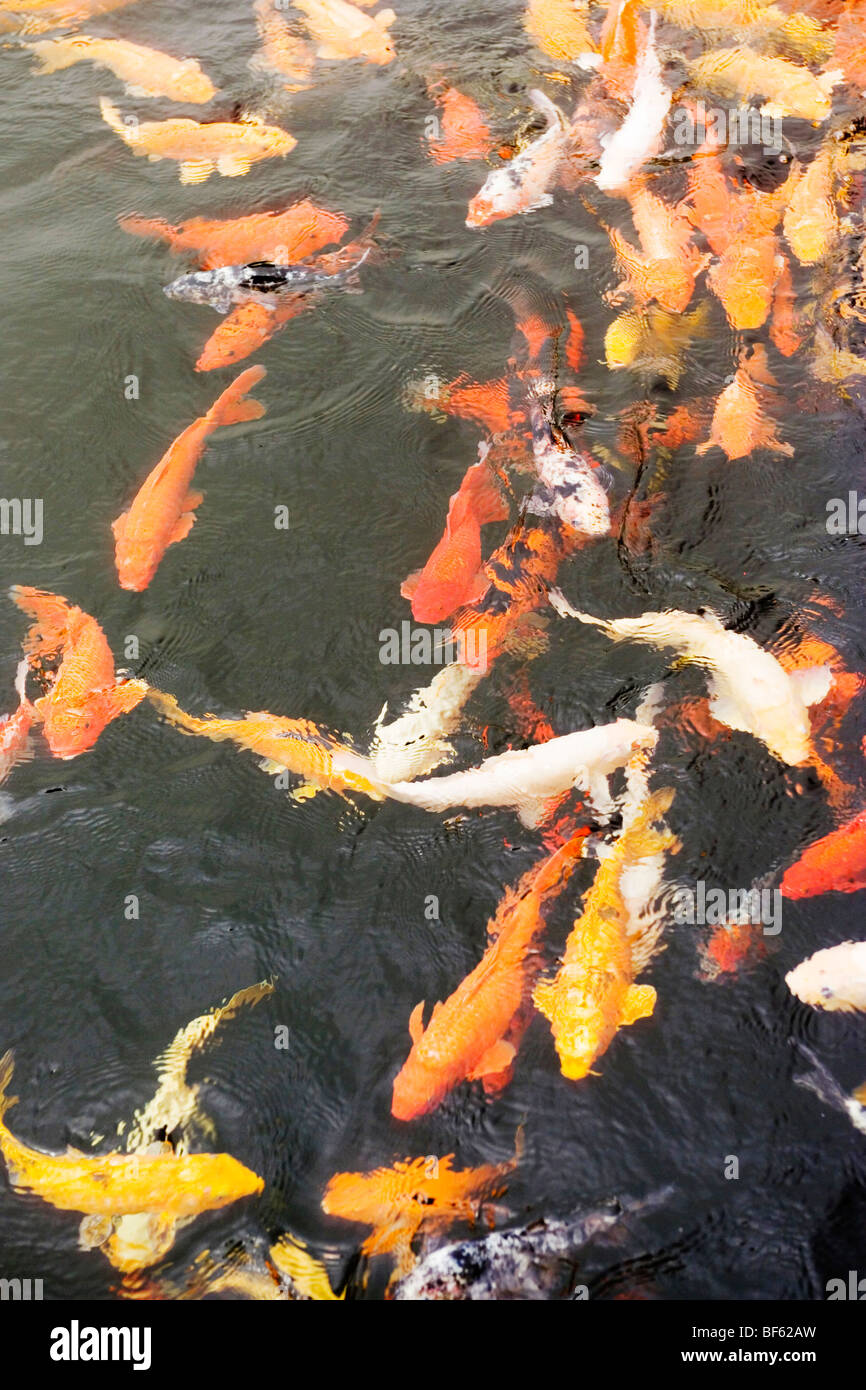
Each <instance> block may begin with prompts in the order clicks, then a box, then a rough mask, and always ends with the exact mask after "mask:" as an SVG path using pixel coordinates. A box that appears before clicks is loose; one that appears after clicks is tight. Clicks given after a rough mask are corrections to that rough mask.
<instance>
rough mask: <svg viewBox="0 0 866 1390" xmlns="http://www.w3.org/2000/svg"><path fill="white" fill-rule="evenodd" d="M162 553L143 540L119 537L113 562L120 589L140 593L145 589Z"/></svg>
mask: <svg viewBox="0 0 866 1390" xmlns="http://www.w3.org/2000/svg"><path fill="white" fill-rule="evenodd" d="M161 558H162V555H161V554H160V553H158V551H157V550H156V548H155V547H154V546H153V545H151V544H149V543H147V542H143V541H134V540H126V539H124V538H123V537H121V538H120V539H119V540H118V541H117V544H116V546H115V551H114V562H115V566H116V568H117V578H118V581H119V583H120V587H121V589H127V590H129V591H130V592H131V593H135V594H140V593H141V591H142V590H143V589H146V588H147V586H148V584H149V583H150V581H151V580H152V579H153V576H154V575H155V574H156V571H157V569H158V567H159V562H160V560H161Z"/></svg>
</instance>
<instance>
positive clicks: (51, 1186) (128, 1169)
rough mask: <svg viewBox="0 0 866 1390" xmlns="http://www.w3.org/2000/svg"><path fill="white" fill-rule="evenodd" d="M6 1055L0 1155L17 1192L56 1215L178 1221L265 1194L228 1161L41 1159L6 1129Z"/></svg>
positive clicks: (213, 1157) (0, 1075)
mask: <svg viewBox="0 0 866 1390" xmlns="http://www.w3.org/2000/svg"><path fill="white" fill-rule="evenodd" d="M12 1070H13V1062H12V1053H11V1052H7V1053H6V1055H5V1056H4V1057H3V1058H2V1060H0V1152H2V1154H3V1158H4V1160H5V1162H6V1171H7V1175H8V1178H9V1182H10V1183H11V1185H12V1187H14V1188H15V1190H16V1191H17V1192H32V1193H34V1195H35V1196H37V1197H41V1198H42V1200H43V1201H44V1202H48V1203H50V1205H51V1206H53V1207H57V1208H58V1209H59V1210H60V1211H78V1212H82V1213H84V1214H85V1215H95V1216H105V1215H109V1216H117V1215H123V1214H124V1213H126V1212H129V1213H136V1212H139V1213H152V1214H154V1215H157V1216H162V1217H177V1218H183V1217H188V1216H196V1215H197V1214H198V1213H199V1212H202V1211H216V1210H218V1209H219V1208H220V1207H226V1206H229V1204H230V1203H232V1202H236V1201H238V1200H239V1199H240V1198H242V1197H249V1196H252V1195H253V1194H254V1193H257V1192H261V1191H263V1189H264V1185H265V1184H264V1181H263V1180H262V1179H261V1178H260V1177H259V1176H258V1175H257V1174H256V1173H253V1172H251V1171H250V1169H249V1168H245V1167H244V1165H243V1164H242V1163H239V1162H238V1160H237V1159H236V1158H232V1157H231V1155H230V1154H224V1153H221V1154H212V1153H211V1154H183V1155H179V1156H176V1155H174V1154H171V1155H169V1154H120V1153H110V1154H102V1155H99V1156H90V1155H87V1154H82V1153H77V1152H76V1151H75V1150H74V1149H73V1150H67V1152H66V1153H65V1154H51V1153H46V1152H45V1151H44V1150H42V1149H34V1148H31V1147H30V1146H29V1145H28V1144H25V1143H23V1142H22V1140H20V1139H17V1138H16V1137H15V1135H14V1134H13V1133H12V1132H11V1130H10V1129H9V1128H8V1127H7V1125H6V1122H5V1115H6V1112H7V1111H8V1110H9V1109H10V1108H11V1106H13V1105H14V1104H15V1103H16V1101H17V1099H18V1098H17V1096H10V1095H9V1094H8V1090H9V1085H10V1083H11V1081H12Z"/></svg>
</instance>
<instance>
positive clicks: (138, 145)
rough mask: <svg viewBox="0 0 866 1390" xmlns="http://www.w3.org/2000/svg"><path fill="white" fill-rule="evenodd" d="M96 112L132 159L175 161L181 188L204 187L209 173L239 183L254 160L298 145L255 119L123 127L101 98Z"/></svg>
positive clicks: (174, 120) (177, 121) (175, 120)
mask: <svg viewBox="0 0 866 1390" xmlns="http://www.w3.org/2000/svg"><path fill="white" fill-rule="evenodd" d="M99 109H100V111H101V112H102V119H103V120H104V121H105V123H106V125H108V126H110V127H111V129H112V130H113V131H114V133H115V134H116V135H119V136H120V139H121V140H122V141H123V143H124V144H125V145H128V147H129V148H130V149H131V150H132V152H133V154H139V155H146V156H147V158H148V159H149V160H151V161H153V162H157V161H159V160H160V159H174V160H176V161H177V162H178V163H179V165H180V181H181V183H203V182H204V181H205V179H209V178H210V176H211V174H214V173H219V174H222V175H223V176H224V177H225V178H229V179H231V178H238V177H239V176H240V175H243V174H248V173H249V171H250V168H251V166H252V165H253V164H254V163H255V162H256V161H257V160H259V159H271V158H274V157H276V156H279V157H280V158H282V157H284V156H285V155H287V154H289V153H290V152H291V151H292V150H293V149H294V148H295V145H296V144H297V143H298V142H297V140H296V139H295V137H294V135H289V134H288V132H287V131H285V130H281V129H280V128H279V126H273V125H265V123H264V121H262V120H260V119H259V118H258V117H257V116H245V117H243V119H242V120H240V121H211V122H210V123H208V124H206V125H202V124H200V123H199V122H198V121H190V120H186V119H181V118H179V117H174V118H172V119H171V120H168V121H135V122H134V123H131V124H127V123H126V122H125V121H124V120H123V118H122V117H121V114H120V112H119V111H118V109H117V107H116V106H115V105H114V104H113V103H112V102H110V101H108V100H107V99H106V98H105V97H100V98H99Z"/></svg>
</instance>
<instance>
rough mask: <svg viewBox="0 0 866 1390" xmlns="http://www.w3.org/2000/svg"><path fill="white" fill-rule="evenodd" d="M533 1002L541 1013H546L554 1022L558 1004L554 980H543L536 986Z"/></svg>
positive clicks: (547, 1017)
mask: <svg viewBox="0 0 866 1390" xmlns="http://www.w3.org/2000/svg"><path fill="white" fill-rule="evenodd" d="M532 1002H533V1004H534V1005H535V1007H536V1009H537V1010H538V1012H539V1013H540V1014H544V1017H545V1018H546V1019H549V1020H550V1022H553V1013H554V1008H555V1004H556V990H555V989H554V986H553V981H552V980H542V981H541V983H540V984H537V985H536V986H535V989H534V990H533V994H532Z"/></svg>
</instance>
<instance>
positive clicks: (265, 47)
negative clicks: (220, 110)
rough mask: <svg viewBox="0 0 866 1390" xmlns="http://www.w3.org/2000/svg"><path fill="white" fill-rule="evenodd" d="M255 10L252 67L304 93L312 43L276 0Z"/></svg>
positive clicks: (260, 1) (259, 1)
mask: <svg viewBox="0 0 866 1390" xmlns="http://www.w3.org/2000/svg"><path fill="white" fill-rule="evenodd" d="M253 13H254V14H255V16H256V25H257V26H258V31H259V38H260V39H261V41H262V47H261V50H260V52H258V53H257V54H256V55H255V56H254V57H253V58H251V59H250V67H251V68H252V69H253V70H254V71H259V72H267V73H271V74H273V75H275V76H277V77H282V78H287V79H288V81H284V82H283V86H284V87H285V89H286V91H287V92H303V91H305V90H306V89H307V88H308V87H311V86H312V81H311V78H310V74H311V72H312V71H313V68H314V67H315V65H316V55H315V53H314V52H313V50H312V48H311V47H310V45H309V44H308V43H305V42H304V40H303V39H300V38H298V36H297V34H293V33H292V30H291V29H290V27H289V25H288V23H287V21H286V20H285V19H284V18H283V16H282V15H281V14H280V12H279V11H278V10H277V9H276V8H275V6H274V3H273V0H255V4H254V5H253ZM264 259H265V257H264V256H263V257H262V260H264Z"/></svg>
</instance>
